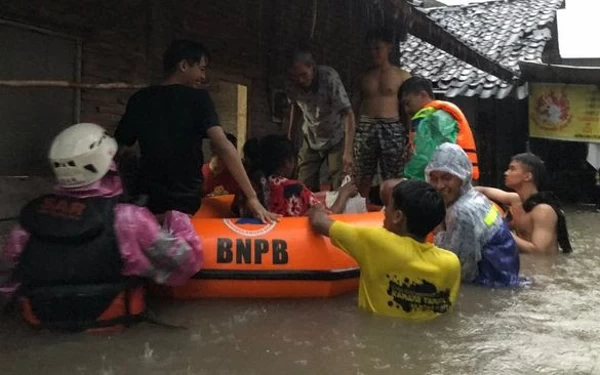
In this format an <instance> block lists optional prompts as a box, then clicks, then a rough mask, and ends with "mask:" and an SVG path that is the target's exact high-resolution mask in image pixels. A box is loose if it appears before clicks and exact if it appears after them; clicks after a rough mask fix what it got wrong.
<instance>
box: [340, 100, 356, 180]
mask: <svg viewBox="0 0 600 375" xmlns="http://www.w3.org/2000/svg"><path fill="white" fill-rule="evenodd" d="M344 132H345V135H344V154H343V156H342V160H343V163H344V172H345V173H348V174H352V171H353V169H354V135H355V133H356V118H355V117H354V111H352V108H349V109H348V110H346V113H345V115H344Z"/></svg>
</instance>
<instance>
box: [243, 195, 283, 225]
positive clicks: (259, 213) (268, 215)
mask: <svg viewBox="0 0 600 375" xmlns="http://www.w3.org/2000/svg"><path fill="white" fill-rule="evenodd" d="M246 205H247V206H248V209H250V211H251V212H252V216H254V217H255V218H257V219H259V220H261V221H262V222H265V223H269V224H270V223H274V222H277V221H279V219H280V218H281V215H278V214H274V213H272V212H269V211H267V209H266V208H265V207H264V206H263V205H262V204H261V203H260V201H259V200H258V198H251V199H248V201H247V203H246Z"/></svg>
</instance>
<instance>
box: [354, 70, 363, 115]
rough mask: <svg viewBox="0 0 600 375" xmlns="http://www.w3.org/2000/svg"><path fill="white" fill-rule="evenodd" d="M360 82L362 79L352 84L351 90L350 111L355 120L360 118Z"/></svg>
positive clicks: (361, 99)
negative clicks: (352, 112)
mask: <svg viewBox="0 0 600 375" xmlns="http://www.w3.org/2000/svg"><path fill="white" fill-rule="evenodd" d="M362 80H363V77H362V76H361V77H359V78H358V79H356V80H355V82H354V88H353V89H352V110H353V111H354V116H355V118H356V119H359V118H360V109H361V106H362V101H363V98H362Z"/></svg>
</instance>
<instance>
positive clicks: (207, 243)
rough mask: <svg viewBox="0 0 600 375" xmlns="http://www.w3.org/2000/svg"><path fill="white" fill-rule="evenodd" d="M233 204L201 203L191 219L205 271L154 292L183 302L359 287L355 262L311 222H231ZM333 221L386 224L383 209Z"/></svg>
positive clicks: (323, 293)
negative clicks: (201, 244) (312, 228)
mask: <svg viewBox="0 0 600 375" xmlns="http://www.w3.org/2000/svg"><path fill="white" fill-rule="evenodd" d="M232 200H233V196H232V195H226V196H219V197H210V198H205V199H204V200H203V202H202V208H201V209H200V211H199V212H198V213H197V214H196V215H195V216H194V217H193V218H192V222H193V224H194V227H195V228H196V231H197V232H198V235H199V236H200V238H201V239H202V243H203V246H204V265H203V268H202V270H201V271H200V272H199V273H198V274H196V275H195V276H194V277H193V278H192V279H191V280H190V281H189V282H188V283H187V284H185V285H183V286H179V287H165V286H153V288H152V291H153V292H154V294H159V295H161V296H169V297H174V298H182V299H192V298H204V297H252V298H256V297H265V298H267V297H268V298H286V297H287V298H294V297H329V296H334V295H338V294H342V293H345V292H350V291H355V290H356V289H357V288H358V278H359V268H358V264H357V263H356V261H355V260H354V259H352V258H351V257H350V256H348V255H346V254H345V253H344V252H342V251H341V250H340V249H338V248H336V247H334V246H333V245H332V244H331V242H330V240H329V239H328V238H326V237H323V236H320V235H317V234H315V233H314V232H313V231H312V230H311V229H310V226H309V223H308V218H306V217H290V218H287V217H286V218H282V219H281V220H280V221H279V222H277V223H274V224H262V223H256V222H255V220H253V219H250V220H249V219H239V218H230V217H231V216H232V214H231V212H230V207H231V203H232ZM333 217H335V219H336V220H340V221H344V222H349V223H354V224H357V225H366V226H382V225H383V212H381V211H380V210H378V211H377V212H367V213H362V214H343V215H333ZM249 221H250V223H249ZM252 222H254V223H252Z"/></svg>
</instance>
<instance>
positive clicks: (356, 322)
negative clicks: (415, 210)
mask: <svg viewBox="0 0 600 375" xmlns="http://www.w3.org/2000/svg"><path fill="white" fill-rule="evenodd" d="M568 220H569V221H568V223H569V228H570V231H571V237H572V242H573V245H574V246H573V247H574V253H573V254H572V255H569V256H563V255H560V256H556V257H552V258H539V257H538V258H535V257H530V256H523V257H522V261H521V264H522V274H523V275H524V276H527V277H530V278H531V279H532V284H531V285H530V286H527V287H524V288H521V289H519V290H500V289H495V290H490V289H483V288H478V287H473V286H469V285H465V286H463V287H462V289H461V292H460V297H459V302H458V304H457V306H456V309H455V311H454V312H453V313H451V314H449V315H447V316H444V317H441V318H440V319H438V320H435V321H433V322H429V323H419V324H415V323H407V322H403V321H399V320H394V319H392V318H383V317H377V316H373V315H370V314H368V313H365V312H362V311H359V310H358V308H357V306H356V295H355V294H354V293H351V294H349V295H344V296H340V297H336V298H331V299H302V300H201V301H188V302H182V301H172V300H160V301H153V303H152V309H153V310H154V312H155V313H156V315H158V317H159V318H160V320H162V321H165V322H168V323H172V324H178V325H183V326H185V327H187V329H186V330H177V329H169V328H165V327H161V326H156V325H153V324H149V323H142V324H139V325H137V326H135V327H133V328H131V329H129V330H127V331H125V332H123V333H121V334H118V335H112V336H104V335H89V334H74V335H73V334H57V333H51V332H34V331H32V330H30V329H29V328H28V327H26V326H24V325H23V324H22V323H21V322H20V321H19V319H18V318H15V317H12V316H8V317H7V316H4V317H3V318H2V321H1V322H0V374H96V375H116V374H145V375H151V374H182V375H188V374H223V375H225V374H229V375H230V374H288V375H293V374H479V375H484V374H502V375H509V374H570V375H576V374H600V291H599V290H598V287H597V284H598V283H599V282H600V213H597V212H570V213H569V215H568Z"/></svg>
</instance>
